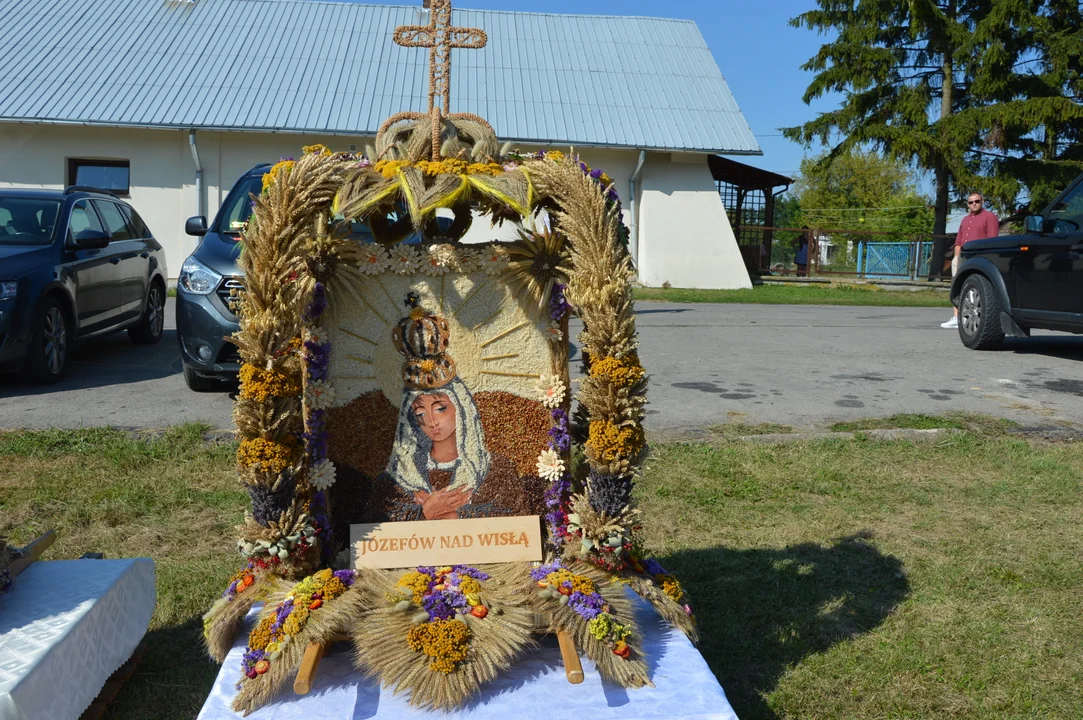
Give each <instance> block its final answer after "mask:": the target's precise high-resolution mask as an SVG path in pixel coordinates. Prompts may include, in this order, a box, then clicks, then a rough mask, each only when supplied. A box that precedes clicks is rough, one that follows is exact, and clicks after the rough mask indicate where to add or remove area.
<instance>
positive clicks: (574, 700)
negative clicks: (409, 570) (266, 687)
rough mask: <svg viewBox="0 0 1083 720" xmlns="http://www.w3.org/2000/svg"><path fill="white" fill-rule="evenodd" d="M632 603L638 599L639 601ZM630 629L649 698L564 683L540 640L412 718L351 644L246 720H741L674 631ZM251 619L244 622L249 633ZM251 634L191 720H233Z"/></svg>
mask: <svg viewBox="0 0 1083 720" xmlns="http://www.w3.org/2000/svg"><path fill="white" fill-rule="evenodd" d="M637 600H638V598H637ZM636 616H637V617H636V619H637V620H638V622H639V623H640V628H641V629H642V631H643V637H644V647H645V648H647V663H648V666H649V668H650V674H651V680H652V682H654V684H655V687H653V688H650V687H648V688H640V689H637V690H626V689H624V688H622V687H619V686H616V685H612V684H610V683H607V682H604V681H603V680H602V679H601V677H600V676H599V675H598V672H597V670H595V668H594V664H593V663H592V662H590V660H588V659H587V658H586V656H583V672H584V674H585V675H586V678H585V679H584V681H583V682H582V683H581V684H579V685H572V684H570V683H569V682H568V681H567V679H566V678H565V675H564V666H563V665H562V664H561V660H560V650H559V649H558V647H557V643H556V638H555V637H552V636H549V637H545V638H543V639H542V640H541V647H540V648H538V650H537V651H534V652H529V653H528V654H527V655H526V656H524V657H523V658H521V659H520V660H519V661H518V662H517V663H516V664H515V666H514V667H513V668H512V670H511V671H510V672H508V673H505V674H504V675H501V676H500V677H498V678H497V679H496V680H494V681H493V682H492V683H490V684H488V685H486V686H484V687H483V688H482V690H481V692H480V693H479V694H478V695H477V696H475V697H474V698H473V699H472V700H471V701H469V702H468V703H467V705H466V706H464V707H463V708H462V709H461V710H458V711H454V712H449V713H440V712H426V711H420V710H416V709H414V708H411V707H410V706H409V705H408V704H407V701H406V697H405V696H395V695H394V694H392V691H391V690H382V689H381V688H380V687H379V685H378V684H377V683H376V682H374V681H371V680H366V679H365V678H363V677H361V674H360V673H359V672H358V671H357V670H356V669H355V668H354V667H353V665H352V663H351V660H350V655H351V653H352V650H353V648H352V646H351V645H350V644H349V643H338V644H336V645H334V646H333V647H332V648H330V649H329V650H328V652H327V654H326V655H324V658H323V660H322V661H321V662H320V667H319V672H318V673H317V675H316V680H315V682H314V683H313V688H312V691H311V692H310V693H309V694H308V695H301V696H298V695H295V694H294V693H293V690H292V688H289V687H287V688H286V689H285V690H283V692H282V694H281V695H279V697H278V699H277V701H276V702H274V703H272V704H270V705H267V706H265V707H262V708H260V709H259V710H257V711H256V712H254V713H252V714H251V715H249V716H248V718H249V720H312V718H321V720H361V719H362V718H364V719H366V720H368V719H370V718H371V719H375V720H400V719H406V718H418V719H424V720H466V719H467V718H469V719H470V720H517V719H518V718H522V719H523V720H527V719H529V720H536V719H537V718H538V717H543V716H559V717H564V718H590V720H618V719H619V720H661V719H662V718H669V719H673V720H677V719H682V720H737V715H736V714H734V712H733V709H732V708H731V707H730V704H729V701H728V700H727V699H726V693H725V692H724V691H723V690H722V686H721V685H719V684H718V680H716V679H715V676H714V674H713V673H712V672H711V670H710V668H709V667H707V663H706V661H705V660H704V659H703V656H702V655H700V654H699V651H698V650H696V648H695V647H694V646H693V645H692V643H690V642H689V641H688V639H687V638H686V637H685V636H684V635H683V634H682V633H681V632H680V631H678V630H673V629H672V628H670V627H669V626H668V625H666V624H665V623H663V622H662V621H661V619H659V618H658V616H657V614H655V612H654V610H653V609H652V608H651V607H650V606H649V605H647V604H646V603H644V602H642V601H639V606H638V607H637V610H636ZM254 617H255V612H254V611H253V613H250V614H249V617H248V620H249V625H248V627H251V623H252V621H253V618H254ZM247 637H248V636H247V633H245V634H242V635H241V636H240V637H239V638H238V640H237V642H236V644H234V646H233V649H232V650H230V652H229V655H228V656H227V657H226V661H225V663H224V664H223V666H222V670H221V671H220V672H219V673H218V678H217V679H216V680H215V683H214V688H213V689H212V690H211V694H210V697H208V698H207V701H206V703H205V704H204V705H203V709H202V711H200V713H199V716H198V718H197V720H226V718H229V720H234V719H235V718H239V717H240V715H238V714H237V713H234V712H233V711H232V710H230V707H229V706H230V703H231V702H232V701H233V697H234V695H235V694H236V690H235V689H234V686H235V684H236V682H237V680H238V678H239V677H240V666H241V665H240V663H241V656H242V655H243V654H244V645H245V641H246V640H247Z"/></svg>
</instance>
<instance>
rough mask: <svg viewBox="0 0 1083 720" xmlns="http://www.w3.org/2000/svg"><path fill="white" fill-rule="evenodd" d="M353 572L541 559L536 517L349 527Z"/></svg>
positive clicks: (389, 523)
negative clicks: (365, 569)
mask: <svg viewBox="0 0 1083 720" xmlns="http://www.w3.org/2000/svg"><path fill="white" fill-rule="evenodd" d="M350 549H351V551H352V553H353V566H354V567H355V568H405V567H417V566H423V565H475V564H479V565H483V564H485V563H502V562H517V561H521V560H525V561H533V560H541V559H542V540H541V519H540V518H539V516H537V515H522V516H518V517H491V518H473V519H470V520H436V521H433V520H419V521H414V522H383V523H368V524H362V525H351V526H350Z"/></svg>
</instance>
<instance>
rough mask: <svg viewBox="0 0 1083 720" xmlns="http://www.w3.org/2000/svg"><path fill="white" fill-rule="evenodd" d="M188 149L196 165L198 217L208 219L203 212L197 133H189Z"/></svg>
mask: <svg viewBox="0 0 1083 720" xmlns="http://www.w3.org/2000/svg"><path fill="white" fill-rule="evenodd" d="M188 148H189V149H190V150H191V151H192V160H193V161H194V162H195V164H196V215H201V216H203V217H206V215H207V214H206V213H205V212H203V165H202V164H200V162H199V148H198V147H197V146H196V131H195V128H192V129H190V130H189V131H188Z"/></svg>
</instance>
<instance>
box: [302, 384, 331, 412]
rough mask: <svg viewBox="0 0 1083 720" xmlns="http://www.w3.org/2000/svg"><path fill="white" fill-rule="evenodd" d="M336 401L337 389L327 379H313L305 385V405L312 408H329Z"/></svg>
mask: <svg viewBox="0 0 1083 720" xmlns="http://www.w3.org/2000/svg"><path fill="white" fill-rule="evenodd" d="M334 402H335V389H334V388H333V387H331V384H330V383H328V382H327V381H326V380H312V381H310V382H309V383H308V384H307V385H306V386H305V405H307V406H308V408H309V409H310V410H327V409H328V408H330V407H331V405H332V404H333V403H334Z"/></svg>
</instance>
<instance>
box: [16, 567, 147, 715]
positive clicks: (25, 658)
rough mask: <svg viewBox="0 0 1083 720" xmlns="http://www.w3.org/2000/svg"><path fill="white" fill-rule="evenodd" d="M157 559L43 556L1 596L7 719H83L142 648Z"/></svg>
mask: <svg viewBox="0 0 1083 720" xmlns="http://www.w3.org/2000/svg"><path fill="white" fill-rule="evenodd" d="M154 600H155V593H154V561H152V560H149V559H147V558H134V559H130V560H54V561H48V562H45V561H40V560H39V561H38V562H36V563H34V564H33V565H31V566H30V567H29V568H27V569H26V570H25V571H23V572H22V574H20V575H19V576H18V577H17V578H15V584H14V585H13V586H12V587H11V588H10V589H9V590H8V591H7V592H6V593H0V720H68V719H69V718H70V719H71V720H77V719H78V717H79V716H80V715H82V714H83V711H84V710H86V708H87V707H89V706H90V703H92V702H93V701H94V698H96V697H97V696H98V693H99V692H101V689H102V686H103V685H104V684H105V681H106V680H108V679H109V676H110V675H112V674H113V672H114V671H116V669H117V668H119V667H120V666H121V665H123V664H124V662H125V661H126V660H127V659H128V658H129V657H130V656H131V654H132V652H133V651H134V650H135V648H136V647H137V646H138V645H139V641H140V640H141V639H142V638H143V635H144V633H146V631H147V625H148V624H150V616H151V615H152V614H153V613H154Z"/></svg>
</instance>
